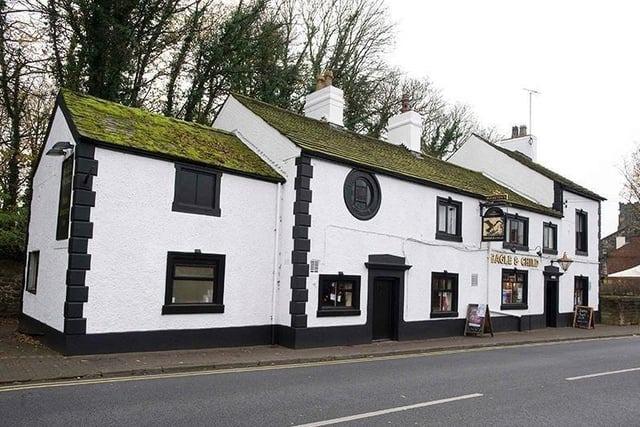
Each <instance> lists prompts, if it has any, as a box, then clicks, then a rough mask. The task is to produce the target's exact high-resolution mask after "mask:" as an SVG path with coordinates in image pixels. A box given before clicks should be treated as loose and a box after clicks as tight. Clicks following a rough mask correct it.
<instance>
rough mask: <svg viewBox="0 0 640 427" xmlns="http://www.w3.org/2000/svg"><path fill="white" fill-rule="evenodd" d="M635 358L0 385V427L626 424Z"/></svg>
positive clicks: (585, 355) (633, 413)
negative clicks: (96, 426) (92, 426)
mask: <svg viewBox="0 0 640 427" xmlns="http://www.w3.org/2000/svg"><path fill="white" fill-rule="evenodd" d="M603 329H604V328H603ZM596 331H597V330H596ZM591 332H592V333H593V332H594V331H591ZM504 339H505V335H501V336H499V337H496V340H504ZM414 344H415V343H414ZM358 347H360V346H358ZM374 347H375V346H374ZM273 350H274V349H272V351H273ZM333 350H334V352H336V353H338V354H339V353H341V350H340V349H333ZM231 351H232V353H233V352H234V351H236V350H231ZM263 351H267V349H263ZM639 354H640V337H638V336H631V337H619V338H603V339H598V340H580V341H568V342H556V343H539V344H530V345H520V346H510V347H488V348H482V349H467V350H457V351H446V352H435V353H423V354H409V355H397V356H388V357H386V358H369V359H354V360H346V361H341V362H335V361H328V362H317V363H314V364H303V365H282V366H271V367H256V368H246V369H227V370H214V371H208V372H191V373H174V374H163V375H157V376H134V377H128V378H127V377H125V378H102V379H95V380H80V381H67V382H56V383H50V384H45V385H43V384H33V383H32V384H22V385H16V386H9V387H7V386H5V387H0V413H1V414H2V421H1V422H0V423H2V424H3V425H11V426H23V425H24V426H38V425H43V426H47V427H49V426H68V425H113V426H120V425H143V426H144V425H149V426H151V425H153V426H164V425H167V426H176V425H188V426H200V425H223V426H241V425H242V426H244V425H260V426H286V425H295V426H301V425H302V426H306V427H311V426H314V427H319V426H325V425H334V424H340V425H347V426H382V425H402V426H405V425H456V426H457V425H474V426H485V425H486V426H496V425H498V426H502V425H505V426H540V425H549V426H557V425H562V426H565V425H566V426H584V425H589V426H591V425H594V426H600V425H601V426H617V425H620V426H622V425H625V426H631V425H638V420H640V405H638V399H639V397H640V386H639V384H640V357H639V356H638V355H639Z"/></svg>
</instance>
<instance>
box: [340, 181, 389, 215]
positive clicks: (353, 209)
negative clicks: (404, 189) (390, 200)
mask: <svg viewBox="0 0 640 427" xmlns="http://www.w3.org/2000/svg"><path fill="white" fill-rule="evenodd" d="M358 179H364V180H365V181H367V182H368V183H369V185H370V187H371V203H370V204H369V206H368V207H367V208H366V209H360V208H358V206H356V204H355V202H354V197H355V196H356V192H355V191H356V183H357V181H358ZM342 197H343V199H344V204H345V206H346V207H347V210H348V211H349V212H350V213H351V215H353V216H354V217H355V218H357V219H359V220H361V221H368V220H370V219H372V218H373V217H375V216H376V215H377V213H378V211H379V210H380V206H381V205H382V190H381V189H380V183H379V182H378V178H377V177H376V175H375V174H374V173H371V172H368V171H365V170H361V169H353V170H352V171H351V172H349V174H348V175H347V177H346V178H345V180H344V184H343V187H342Z"/></svg>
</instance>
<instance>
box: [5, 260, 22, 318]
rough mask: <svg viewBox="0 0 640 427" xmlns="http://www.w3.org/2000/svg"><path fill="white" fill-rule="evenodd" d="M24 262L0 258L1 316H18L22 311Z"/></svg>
mask: <svg viewBox="0 0 640 427" xmlns="http://www.w3.org/2000/svg"><path fill="white" fill-rule="evenodd" d="M23 269H24V264H23V263H21V262H19V261H14V260H0V317H9V316H17V315H18V313H19V312H20V296H21V293H22V275H23Z"/></svg>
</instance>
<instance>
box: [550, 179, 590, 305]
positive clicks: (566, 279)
mask: <svg viewBox="0 0 640 427" xmlns="http://www.w3.org/2000/svg"><path fill="white" fill-rule="evenodd" d="M563 198H564V201H565V207H564V218H563V219H562V226H561V230H559V237H558V240H559V245H560V252H559V254H560V255H562V253H563V252H565V251H566V252H567V255H568V256H569V258H571V259H573V260H574V262H573V264H572V265H571V267H570V268H569V270H567V272H566V273H565V275H564V276H563V277H562V279H561V286H566V288H570V289H573V285H574V276H579V275H583V276H589V285H590V286H589V288H590V290H589V305H590V306H591V307H594V308H595V309H596V310H597V309H598V307H599V305H598V304H599V299H598V285H599V270H598V266H599V264H598V262H599V261H598V253H599V252H598V251H599V243H600V239H599V236H598V229H599V215H600V212H599V208H598V207H599V206H598V205H599V204H598V202H596V201H595V200H591V199H587V198H586V197H583V196H580V195H578V194H574V193H571V192H569V191H564V192H563ZM576 209H582V210H584V211H586V212H587V220H588V232H589V237H588V244H589V250H588V255H587V256H584V255H576V253H575V249H576V244H575V241H576V238H575V230H576V228H575V223H576V214H575V213H576ZM571 295H572V297H571V299H570V301H563V300H562V298H561V300H560V306H561V308H563V307H564V308H567V309H568V310H569V311H571V310H573V294H571Z"/></svg>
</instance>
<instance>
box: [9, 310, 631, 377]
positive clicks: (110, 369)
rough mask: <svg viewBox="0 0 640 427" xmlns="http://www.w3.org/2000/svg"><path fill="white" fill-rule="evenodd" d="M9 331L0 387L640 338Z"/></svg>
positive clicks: (606, 331)
mask: <svg viewBox="0 0 640 427" xmlns="http://www.w3.org/2000/svg"><path fill="white" fill-rule="evenodd" d="M15 330H16V321H15V320H13V319H0V384H8V383H14V382H30V381H52V380H59V379H69V378H102V377H115V376H128V375H145V374H159V373H168V372H179V371H193V370H210V369H223V368H237V367H251V366H265V365H283V364H292V363H309V362H317V361H326V360H344V359H357V358H368V357H381V356H390V355H399V354H411V353H426V352H435V351H443V350H461V349H471V348H482V347H494V346H504V345H518V344H530V343H542V342H553V341H565V340H583V339H590V338H604V337H616V336H630V335H639V336H640V327H638V326H608V325H597V327H596V329H593V330H585V329H573V328H558V329H555V328H548V329H538V330H534V331H528V332H504V333H498V334H496V335H495V337H494V338H491V337H490V336H487V337H483V338H479V337H450V338H439V339H431V340H424V341H402V342H397V341H384V342H376V343H372V344H364V345H357V346H340V347H325V348H314V349H303V350H293V349H289V348H285V347H280V346H255V347H233V348H215V349H205V350H183V351H164V352H147V353H122V354H103V355H94V356H71V357H65V356H62V355H60V354H58V353H56V352H54V351H52V350H50V349H49V348H47V347H45V346H43V345H42V344H40V343H39V342H38V341H36V340H34V339H32V338H30V337H27V336H25V335H22V334H18V333H17V332H15Z"/></svg>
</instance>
